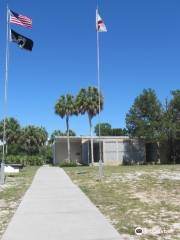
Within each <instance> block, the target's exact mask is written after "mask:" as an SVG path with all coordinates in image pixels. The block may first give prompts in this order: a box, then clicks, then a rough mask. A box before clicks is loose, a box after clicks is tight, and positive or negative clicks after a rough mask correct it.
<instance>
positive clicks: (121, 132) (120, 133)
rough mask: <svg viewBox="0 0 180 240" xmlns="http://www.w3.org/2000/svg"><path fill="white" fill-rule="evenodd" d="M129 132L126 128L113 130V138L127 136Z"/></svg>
mask: <svg viewBox="0 0 180 240" xmlns="http://www.w3.org/2000/svg"><path fill="white" fill-rule="evenodd" d="M127 135H128V130H127V129H126V128H112V129H111V136H127Z"/></svg>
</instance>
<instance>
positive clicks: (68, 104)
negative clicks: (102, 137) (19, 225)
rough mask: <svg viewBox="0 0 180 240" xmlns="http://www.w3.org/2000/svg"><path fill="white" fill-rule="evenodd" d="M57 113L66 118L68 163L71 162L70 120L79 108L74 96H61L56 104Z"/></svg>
mask: <svg viewBox="0 0 180 240" xmlns="http://www.w3.org/2000/svg"><path fill="white" fill-rule="evenodd" d="M55 113H56V114H57V115H59V116H60V117H61V118H64V117H65V118H66V131H67V149H68V161H71V150H70V140H69V118H70V116H72V115H77V114H78V112H77V107H76V102H75V98H74V96H72V95H70V94H67V95H65V96H61V97H60V98H59V100H58V101H57V103H56V104H55Z"/></svg>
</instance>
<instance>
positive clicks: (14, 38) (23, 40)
mask: <svg viewBox="0 0 180 240" xmlns="http://www.w3.org/2000/svg"><path fill="white" fill-rule="evenodd" d="M10 41H11V42H15V43H17V45H18V46H19V47H20V48H23V49H26V50H29V51H32V48H33V41H32V40H31V39H29V38H27V37H25V36H23V35H21V34H19V33H17V32H15V31H14V30H12V29H11V30H10Z"/></svg>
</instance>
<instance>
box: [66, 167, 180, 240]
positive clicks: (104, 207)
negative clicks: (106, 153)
mask: <svg viewBox="0 0 180 240" xmlns="http://www.w3.org/2000/svg"><path fill="white" fill-rule="evenodd" d="M64 170H65V171H66V173H67V174H68V175H69V176H70V177H71V179H72V180H73V181H74V183H76V184H77V185H78V186H79V187H80V188H81V189H82V191H83V192H84V193H85V194H86V195H87V196H88V197H89V198H90V199H91V201H92V202H93V203H94V204H95V205H96V206H97V207H98V208H99V209H100V211H101V212H102V213H103V214H104V215H105V216H106V218H107V219H108V220H109V221H110V222H111V223H112V224H113V225H114V227H115V228H116V229H117V230H118V231H119V232H120V233H121V235H122V236H123V237H124V239H127V240H130V239H133V240H134V239H140V240H154V239H158V240H160V239H161V240H162V239H163V240H179V239H180V165H151V166H119V167H115V166H114V167H109V166H108V167H107V166H106V167H104V179H103V181H102V182H100V181H98V168H97V167H76V168H64ZM77 204H78V203H77ZM138 226H140V227H141V228H142V229H143V235H142V236H135V233H134V230H135V228H136V227H138Z"/></svg>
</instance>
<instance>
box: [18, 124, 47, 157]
mask: <svg viewBox="0 0 180 240" xmlns="http://www.w3.org/2000/svg"><path fill="white" fill-rule="evenodd" d="M47 138H48V133H47V131H46V129H45V128H43V127H35V126H33V125H29V126H27V127H25V128H23V129H22V130H21V137H20V140H19V143H20V146H21V151H22V152H23V153H26V154H28V155H35V154H39V153H40V151H41V148H42V147H43V146H44V145H45V144H46V142H47Z"/></svg>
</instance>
